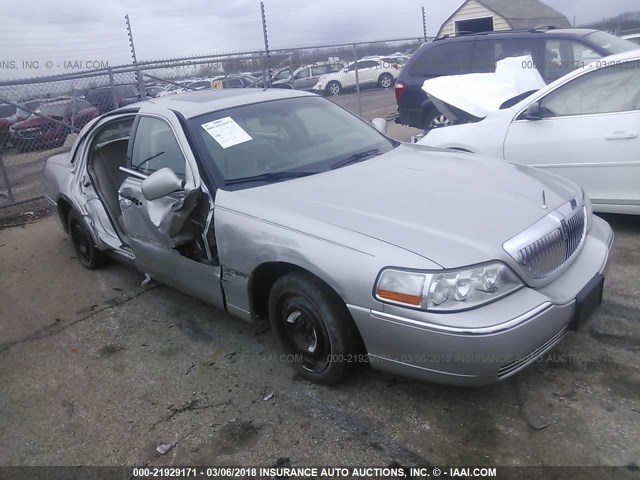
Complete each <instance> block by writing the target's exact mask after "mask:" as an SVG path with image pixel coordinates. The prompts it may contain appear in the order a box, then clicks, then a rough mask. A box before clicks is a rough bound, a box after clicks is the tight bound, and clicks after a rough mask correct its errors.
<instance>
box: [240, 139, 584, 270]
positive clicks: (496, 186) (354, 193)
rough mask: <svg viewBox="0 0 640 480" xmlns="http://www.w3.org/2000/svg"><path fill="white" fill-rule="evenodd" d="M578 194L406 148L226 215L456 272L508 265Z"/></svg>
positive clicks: (544, 180) (459, 158)
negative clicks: (513, 252)
mask: <svg viewBox="0 0 640 480" xmlns="http://www.w3.org/2000/svg"><path fill="white" fill-rule="evenodd" d="M543 191H544V196H545V197H546V206H547V208H548V210H545V209H544V208H543ZM579 194H580V191H579V187H577V186H576V185H574V184H573V183H571V182H570V181H568V180H565V179H563V178H561V177H556V176H553V175H550V174H546V173H544V172H541V171H538V170H533V169H530V168H528V167H523V166H519V165H514V164H510V163H507V162H503V161H499V160H495V159H491V158H486V157H482V156H479V155H472V154H464V153H460V152H451V151H445V150H439V149H433V148H430V147H424V146H419V145H410V144H403V145H401V146H399V147H397V148H396V149H394V150H393V151H391V152H388V153H386V154H384V155H381V156H379V157H375V158H372V159H370V160H367V161H364V162H360V163H357V164H354V165H350V166H347V167H342V168H340V169H337V170H333V171H329V172H326V173H322V174H317V175H312V176H308V177H304V178H300V179H295V180H289V181H285V182H280V183H276V184H271V185H266V186H262V187H256V188H250V189H245V190H239V191H235V192H233V193H232V195H230V196H229V197H227V198H229V204H228V205H227V206H228V207H230V208H233V209H234V210H235V209H239V210H240V213H243V214H247V215H251V216H256V214H257V216H258V217H259V218H261V219H263V220H264V221H268V222H273V223H275V224H279V225H282V226H283V227H286V228H290V229H295V230H301V231H305V228H306V226H307V225H308V224H309V221H310V220H314V221H316V222H320V223H321V224H324V225H325V227H326V228H324V229H320V231H323V232H326V239H327V240H329V241H331V240H332V238H330V236H331V230H332V227H334V228H339V229H342V230H349V231H351V232H353V235H354V238H355V241H357V238H358V236H359V235H364V236H367V237H369V238H373V239H377V240H379V241H381V242H384V243H387V244H391V245H395V246H396V247H399V248H402V249H405V250H408V251H411V252H413V253H415V254H418V255H420V256H422V257H424V258H427V259H429V260H431V261H432V262H435V263H437V264H439V265H441V266H443V267H445V268H451V267H458V266H463V265H471V264H474V263H480V262H484V261H487V260H492V259H496V258H497V259H503V260H504V261H507V262H510V257H509V256H508V255H507V254H506V252H505V251H504V250H503V249H502V245H503V243H504V242H505V241H507V240H509V239H511V238H512V237H514V236H515V235H517V234H518V233H520V232H522V231H523V230H525V229H526V228H527V227H529V226H530V225H532V224H533V223H535V222H536V221H538V220H539V219H541V218H542V217H543V216H545V215H546V214H547V213H548V212H549V211H550V210H553V209H555V208H557V207H559V206H560V205H562V204H563V203H565V202H567V201H568V200H570V199H572V198H575V197H576V196H579ZM231 197H236V198H237V199H238V202H233V203H231V202H232V201H231V200H230V198H231ZM292 199H295V200H292ZM245 210H246V211H245Z"/></svg>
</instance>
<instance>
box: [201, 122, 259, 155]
mask: <svg viewBox="0 0 640 480" xmlns="http://www.w3.org/2000/svg"><path fill="white" fill-rule="evenodd" d="M202 128H204V129H205V131H206V132H207V133H208V134H209V135H211V138H213V139H214V140H215V141H216V142H218V144H220V146H221V147H222V148H229V147H233V146H234V145H238V144H240V143H244V142H248V141H249V140H253V138H251V136H250V135H249V134H248V133H247V132H245V131H244V129H243V128H242V127H241V126H240V125H238V124H237V123H236V121H235V120H234V119H233V118H231V117H224V118H221V119H219V120H214V121H213V122H208V123H205V124H203V125H202Z"/></svg>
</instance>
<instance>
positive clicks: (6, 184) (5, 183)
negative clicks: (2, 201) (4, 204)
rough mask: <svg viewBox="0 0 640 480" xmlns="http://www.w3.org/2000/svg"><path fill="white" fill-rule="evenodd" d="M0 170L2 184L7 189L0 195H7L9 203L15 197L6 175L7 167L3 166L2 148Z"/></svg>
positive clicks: (13, 200) (0, 151)
mask: <svg viewBox="0 0 640 480" xmlns="http://www.w3.org/2000/svg"><path fill="white" fill-rule="evenodd" d="M2 148H4V147H2ZM0 170H2V178H3V179H4V186H5V187H6V189H7V194H6V195H4V194H0V196H3V197H7V198H8V199H9V203H14V202H15V201H16V199H15V198H14V196H13V190H11V183H10V182H9V175H7V169H6V168H5V166H4V160H3V159H2V150H0Z"/></svg>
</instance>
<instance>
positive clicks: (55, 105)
mask: <svg viewBox="0 0 640 480" xmlns="http://www.w3.org/2000/svg"><path fill="white" fill-rule="evenodd" d="M20 105H21V106H22V108H16V107H15V106H11V105H8V107H11V108H6V107H4V106H0V114H6V113H7V112H11V111H13V112H14V113H13V114H12V115H11V116H9V117H4V118H0V141H1V144H0V147H2V148H7V147H13V148H17V149H18V150H20V151H21V152H24V151H27V150H34V149H38V148H47V147H48V148H50V147H56V146H60V145H62V144H63V143H64V141H65V140H66V137H67V135H68V134H69V133H71V132H72V131H74V130H76V131H79V130H80V129H81V128H82V127H84V126H85V125H86V124H87V123H88V122H89V121H90V120H92V119H93V118H96V117H97V116H99V115H100V110H99V109H97V108H96V107H94V106H93V105H91V104H90V103H89V102H87V101H85V100H81V99H77V98H76V99H73V98H69V97H59V98H48V99H40V100H29V101H26V102H22V103H21V104H20Z"/></svg>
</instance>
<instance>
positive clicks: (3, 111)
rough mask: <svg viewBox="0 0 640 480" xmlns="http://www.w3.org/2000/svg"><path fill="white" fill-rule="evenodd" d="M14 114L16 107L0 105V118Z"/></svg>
mask: <svg viewBox="0 0 640 480" xmlns="http://www.w3.org/2000/svg"><path fill="white" fill-rule="evenodd" d="M14 113H16V107H14V106H13V105H8V104H6V103H5V104H3V105H0V118H6V117H10V116H12V115H13V114H14Z"/></svg>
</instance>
